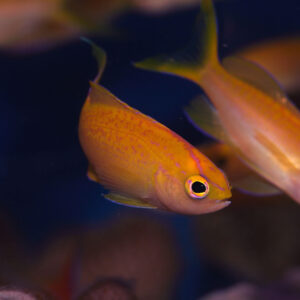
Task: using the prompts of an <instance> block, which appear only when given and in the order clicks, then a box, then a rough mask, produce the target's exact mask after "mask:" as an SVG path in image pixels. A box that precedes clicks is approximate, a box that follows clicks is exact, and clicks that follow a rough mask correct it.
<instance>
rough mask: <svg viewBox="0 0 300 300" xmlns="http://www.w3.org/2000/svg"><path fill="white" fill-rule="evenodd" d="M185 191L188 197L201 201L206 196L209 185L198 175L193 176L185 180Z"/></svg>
mask: <svg viewBox="0 0 300 300" xmlns="http://www.w3.org/2000/svg"><path fill="white" fill-rule="evenodd" d="M185 189H186V192H187V193H188V195H189V196H190V197H192V198H195V199H202V198H204V197H205V196H206V195H207V194H208V192H209V185H208V182H207V180H206V179H205V178H203V177H202V176H200V175H194V176H191V177H189V178H188V179H187V180H186V182H185Z"/></svg>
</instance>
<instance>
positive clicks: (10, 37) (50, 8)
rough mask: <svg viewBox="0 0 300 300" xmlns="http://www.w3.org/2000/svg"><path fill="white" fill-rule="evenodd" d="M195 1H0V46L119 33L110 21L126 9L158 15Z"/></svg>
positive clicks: (31, 47)
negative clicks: (85, 35) (87, 34)
mask: <svg viewBox="0 0 300 300" xmlns="http://www.w3.org/2000/svg"><path fill="white" fill-rule="evenodd" d="M197 2H198V1H197V0H160V1H157V0H0V49H2V50H6V51H10V52H13V53H26V52H29V53H31V52H34V51H42V50H46V49H49V48H51V47H54V46H55V45H57V44H61V43H63V42H66V41H70V40H72V39H74V38H76V37H79V36H80V35H83V34H86V33H91V34H101V35H103V36H107V35H110V36H113V37H114V36H118V35H119V33H118V30H117V29H116V28H114V27H113V21H114V20H115V19H116V18H117V17H118V16H120V15H121V14H124V13H127V12H129V11H139V12H148V13H152V14H157V13H161V12H167V11H170V10H173V9H181V8H184V7H188V6H190V5H193V4H196V3H197Z"/></svg>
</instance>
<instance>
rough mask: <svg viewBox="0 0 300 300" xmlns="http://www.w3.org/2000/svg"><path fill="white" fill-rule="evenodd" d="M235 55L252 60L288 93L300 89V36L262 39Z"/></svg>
mask: <svg viewBox="0 0 300 300" xmlns="http://www.w3.org/2000/svg"><path fill="white" fill-rule="evenodd" d="M235 55H237V56H241V57H244V58H245V59H248V60H251V61H253V62H255V63H257V64H259V65H260V66H262V67H263V68H264V69H265V70H267V71H268V72H269V73H270V74H272V75H273V76H274V78H276V80H277V81H278V82H279V83H280V85H281V86H282V87H283V89H284V90H285V92H287V93H297V92H299V89H300V36H288V37H281V38H274V39H270V40H266V41H261V42H258V43H255V44H253V45H250V46H246V47H245V48H243V49H241V50H239V51H238V52H237V53H236V54H235Z"/></svg>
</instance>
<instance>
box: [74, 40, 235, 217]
mask: <svg viewBox="0 0 300 300" xmlns="http://www.w3.org/2000/svg"><path fill="white" fill-rule="evenodd" d="M93 47H94V53H95V54H96V57H97V60H98V63H99V74H98V75H97V77H96V79H95V80H94V81H93V82H91V83H90V91H89V93H88V97H87V99H86V102H85V104H84V106H83V108H82V111H81V116H80V122H79V139H80V143H81V146H82V148H83V150H84V152H85V154H86V156H87V158H88V161H89V163H90V166H89V170H88V176H89V178H90V179H92V180H94V181H96V182H98V183H100V184H101V185H103V187H105V188H106V189H108V190H110V193H108V194H106V195H104V197H105V198H107V199H109V200H111V201H113V202H117V203H121V204H125V205H129V206H137V207H144V208H158V209H162V210H169V211H173V212H177V213H184V214H202V213H208V212H213V211H217V210H220V209H222V208H224V207H226V206H228V205H229V204H230V202H229V201H227V200H226V199H228V198H229V197H230V196H231V192H230V187H229V184H228V181H227V179H226V177H225V175H224V174H223V172H222V171H221V170H219V169H218V168H217V167H216V166H215V165H214V164H213V163H212V162H211V161H210V160H209V159H208V158H207V157H205V156H204V155H203V154H201V153H200V152H199V150H197V149H196V148H195V147H193V146H192V145H190V144H189V143H188V142H187V141H185V140H184V139H183V138H181V137H180V136H179V135H177V134H176V133H174V132H172V131H171V130H170V129H168V128H167V127H165V126H164V125H162V124H160V123H158V122H157V121H155V120H154V119H152V118H150V117H148V116H146V115H144V114H142V113H141V112H139V111H138V110H136V109H133V108H131V107H130V106H128V105H127V104H125V103H124V102H122V101H121V100H119V99H117V97H115V96H114V95H112V94H111V93H110V92H109V91H107V90H106V89H105V88H104V87H102V86H100V85H98V84H97V83H96V82H97V81H98V80H99V79H100V77H101V74H102V72H103V69H104V66H105V61H106V58H105V57H106V56H105V53H104V52H103V50H101V49H100V48H97V47H96V46H95V45H93Z"/></svg>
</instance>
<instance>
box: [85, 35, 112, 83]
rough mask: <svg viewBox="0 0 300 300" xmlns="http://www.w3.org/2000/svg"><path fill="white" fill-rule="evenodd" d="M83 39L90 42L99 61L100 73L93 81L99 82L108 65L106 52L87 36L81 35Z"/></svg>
mask: <svg viewBox="0 0 300 300" xmlns="http://www.w3.org/2000/svg"><path fill="white" fill-rule="evenodd" d="M81 40H82V41H84V42H86V43H88V44H89V45H90V46H91V47H92V50H93V55H94V56H95V58H96V60H97V63H98V73H97V75H96V77H95V79H94V80H93V81H94V82H99V81H100V79H101V76H102V74H103V72H104V69H105V66H106V53H105V51H104V50H103V49H102V48H100V47H98V46H97V45H96V44H95V43H93V42H92V41H91V40H89V39H87V38H85V37H81Z"/></svg>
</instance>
